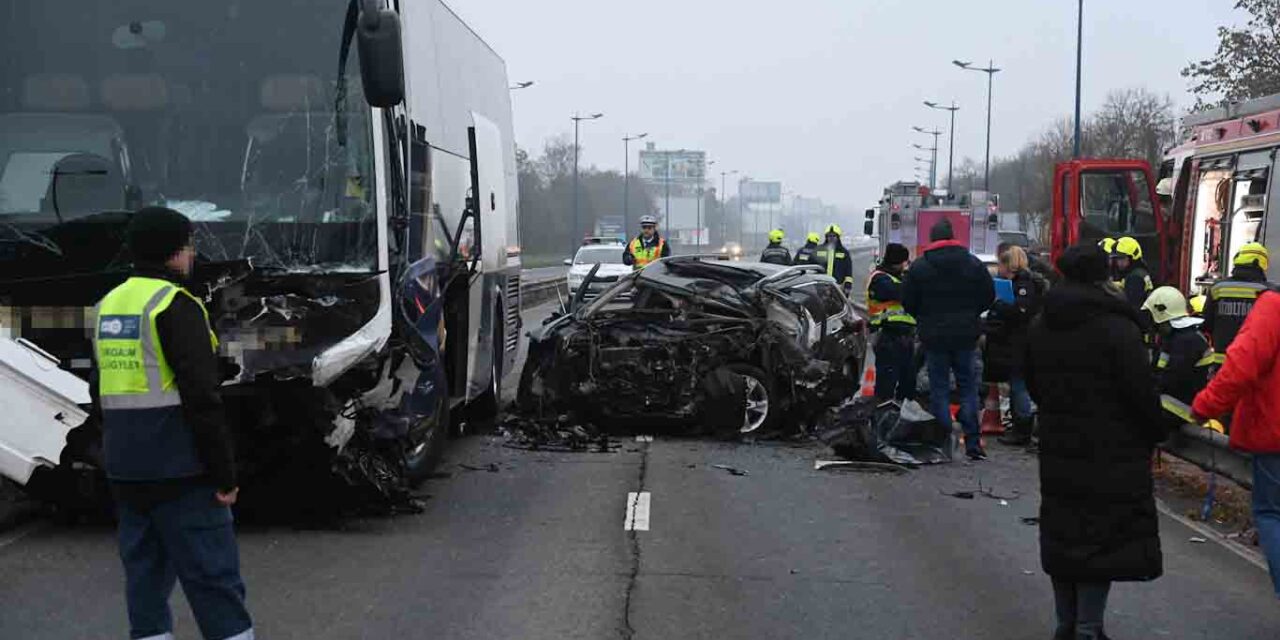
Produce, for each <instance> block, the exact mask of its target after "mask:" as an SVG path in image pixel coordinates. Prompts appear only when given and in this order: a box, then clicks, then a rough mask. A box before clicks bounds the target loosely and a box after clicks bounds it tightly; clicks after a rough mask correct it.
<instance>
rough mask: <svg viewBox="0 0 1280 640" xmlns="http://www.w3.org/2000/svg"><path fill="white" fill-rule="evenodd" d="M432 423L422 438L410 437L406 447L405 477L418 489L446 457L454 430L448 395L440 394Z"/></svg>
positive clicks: (426, 428)
mask: <svg viewBox="0 0 1280 640" xmlns="http://www.w3.org/2000/svg"><path fill="white" fill-rule="evenodd" d="M431 421H432V422H433V423H434V424H433V425H428V426H426V427H425V431H424V432H423V433H422V437H420V438H415V437H413V436H411V437H410V439H409V442H408V443H407V445H406V446H405V453H404V472H405V473H404V475H405V478H406V479H407V480H408V481H409V485H410V486H412V487H416V486H418V485H420V484H422V481H423V480H426V479H427V477H428V476H430V475H431V472H432V471H433V470H434V469H435V468H436V465H437V464H439V463H440V458H441V456H443V455H444V450H445V445H446V444H447V442H448V440H449V438H448V437H447V436H448V434H449V431H450V430H451V429H453V421H452V420H451V419H450V416H449V398H448V395H447V394H444V393H441V394H439V398H438V399H437V403H436V410H435V412H434V413H433V417H432V418H431Z"/></svg>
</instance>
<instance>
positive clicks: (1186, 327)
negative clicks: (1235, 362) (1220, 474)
mask: <svg viewBox="0 0 1280 640" xmlns="http://www.w3.org/2000/svg"><path fill="white" fill-rule="evenodd" d="M1188 306H1189V305H1188V303H1187V299H1186V298H1185V297H1183V295H1182V293H1181V292H1180V291H1178V290H1177V289H1175V288H1173V287H1160V288H1158V289H1156V290H1155V291H1153V292H1152V293H1151V295H1150V296H1148V297H1147V300H1146V301H1145V302H1144V303H1143V305H1142V308H1143V310H1144V311H1146V312H1148V313H1150V314H1151V319H1152V320H1153V321H1154V322H1155V324H1156V329H1157V331H1158V332H1159V334H1160V345H1159V350H1158V352H1157V355H1156V359H1155V373H1156V380H1157V381H1158V384H1159V387H1160V393H1162V394H1166V395H1169V396H1171V397H1173V398H1175V399H1177V400H1178V401H1180V402H1182V403H1184V404H1191V403H1192V401H1194V400H1195V397H1196V394H1197V393H1200V391H1201V390H1203V389H1204V388H1205V386H1206V385H1208V384H1209V371H1210V368H1211V367H1212V366H1213V362H1214V357H1213V355H1214V351H1213V347H1212V346H1211V345H1210V344H1209V341H1208V339H1206V338H1205V337H1204V333H1202V332H1201V330H1200V329H1201V325H1202V324H1203V323H1204V320H1203V319H1201V318H1194V317H1191V315H1190V313H1189V309H1188ZM1181 423H1182V420H1181V419H1178V418H1174V417H1173V416H1169V418H1168V424H1167V425H1166V426H1167V427H1168V428H1169V429H1175V428H1177V427H1178V426H1179V425H1180V424H1181Z"/></svg>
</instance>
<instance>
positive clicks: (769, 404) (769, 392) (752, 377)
mask: <svg viewBox="0 0 1280 640" xmlns="http://www.w3.org/2000/svg"><path fill="white" fill-rule="evenodd" d="M728 369H729V371H732V372H733V373H736V374H738V375H740V376H742V377H743V378H744V383H745V386H746V396H747V404H746V406H745V407H743V416H742V422H743V424H742V427H741V428H740V429H739V430H738V433H739V434H740V435H747V434H751V433H762V432H764V431H767V430H768V429H769V428H770V427H772V426H773V423H774V422H775V421H776V418H777V416H778V414H779V410H780V406H779V404H778V398H777V394H775V393H774V384H773V379H772V378H770V377H769V376H768V375H767V374H765V372H764V371H761V370H760V369H759V368H758V367H755V366H753V365H749V364H731V365H729V367H728ZM761 403H763V404H761Z"/></svg>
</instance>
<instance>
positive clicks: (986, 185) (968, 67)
mask: <svg viewBox="0 0 1280 640" xmlns="http://www.w3.org/2000/svg"><path fill="white" fill-rule="evenodd" d="M1082 1H1083V0H1082ZM951 64H954V65H955V66H957V67H960V68H961V69H964V70H965V71H980V72H982V73H985V74H987V162H986V164H985V165H984V168H983V170H982V173H983V176H982V185H983V186H982V188H983V189H984V190H986V191H987V192H988V194H989V193H990V191H991V86H992V83H993V82H994V80H995V77H996V74H997V73H999V72H1000V69H997V68H996V63H995V61H990V62H988V63H987V66H986V68H983V67H975V66H973V64H972V63H969V62H964V61H962V60H952V61H951Z"/></svg>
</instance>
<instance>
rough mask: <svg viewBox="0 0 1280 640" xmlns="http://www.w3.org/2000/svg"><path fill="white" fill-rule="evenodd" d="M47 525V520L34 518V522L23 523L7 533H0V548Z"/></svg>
mask: <svg viewBox="0 0 1280 640" xmlns="http://www.w3.org/2000/svg"><path fill="white" fill-rule="evenodd" d="M47 526H49V522H48V521H46V520H36V521H35V522H31V523H28V524H25V525H23V526H21V527H18V528H17V529H14V530H12V531H10V532H8V533H4V534H0V549H3V548H5V547H7V546H9V545H11V544H13V543H15V542H17V541H19V540H21V539H23V538H25V537H27V536H29V535H31V534H33V533H35V532H37V531H39V530H41V529H43V528H45V527H47Z"/></svg>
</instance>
